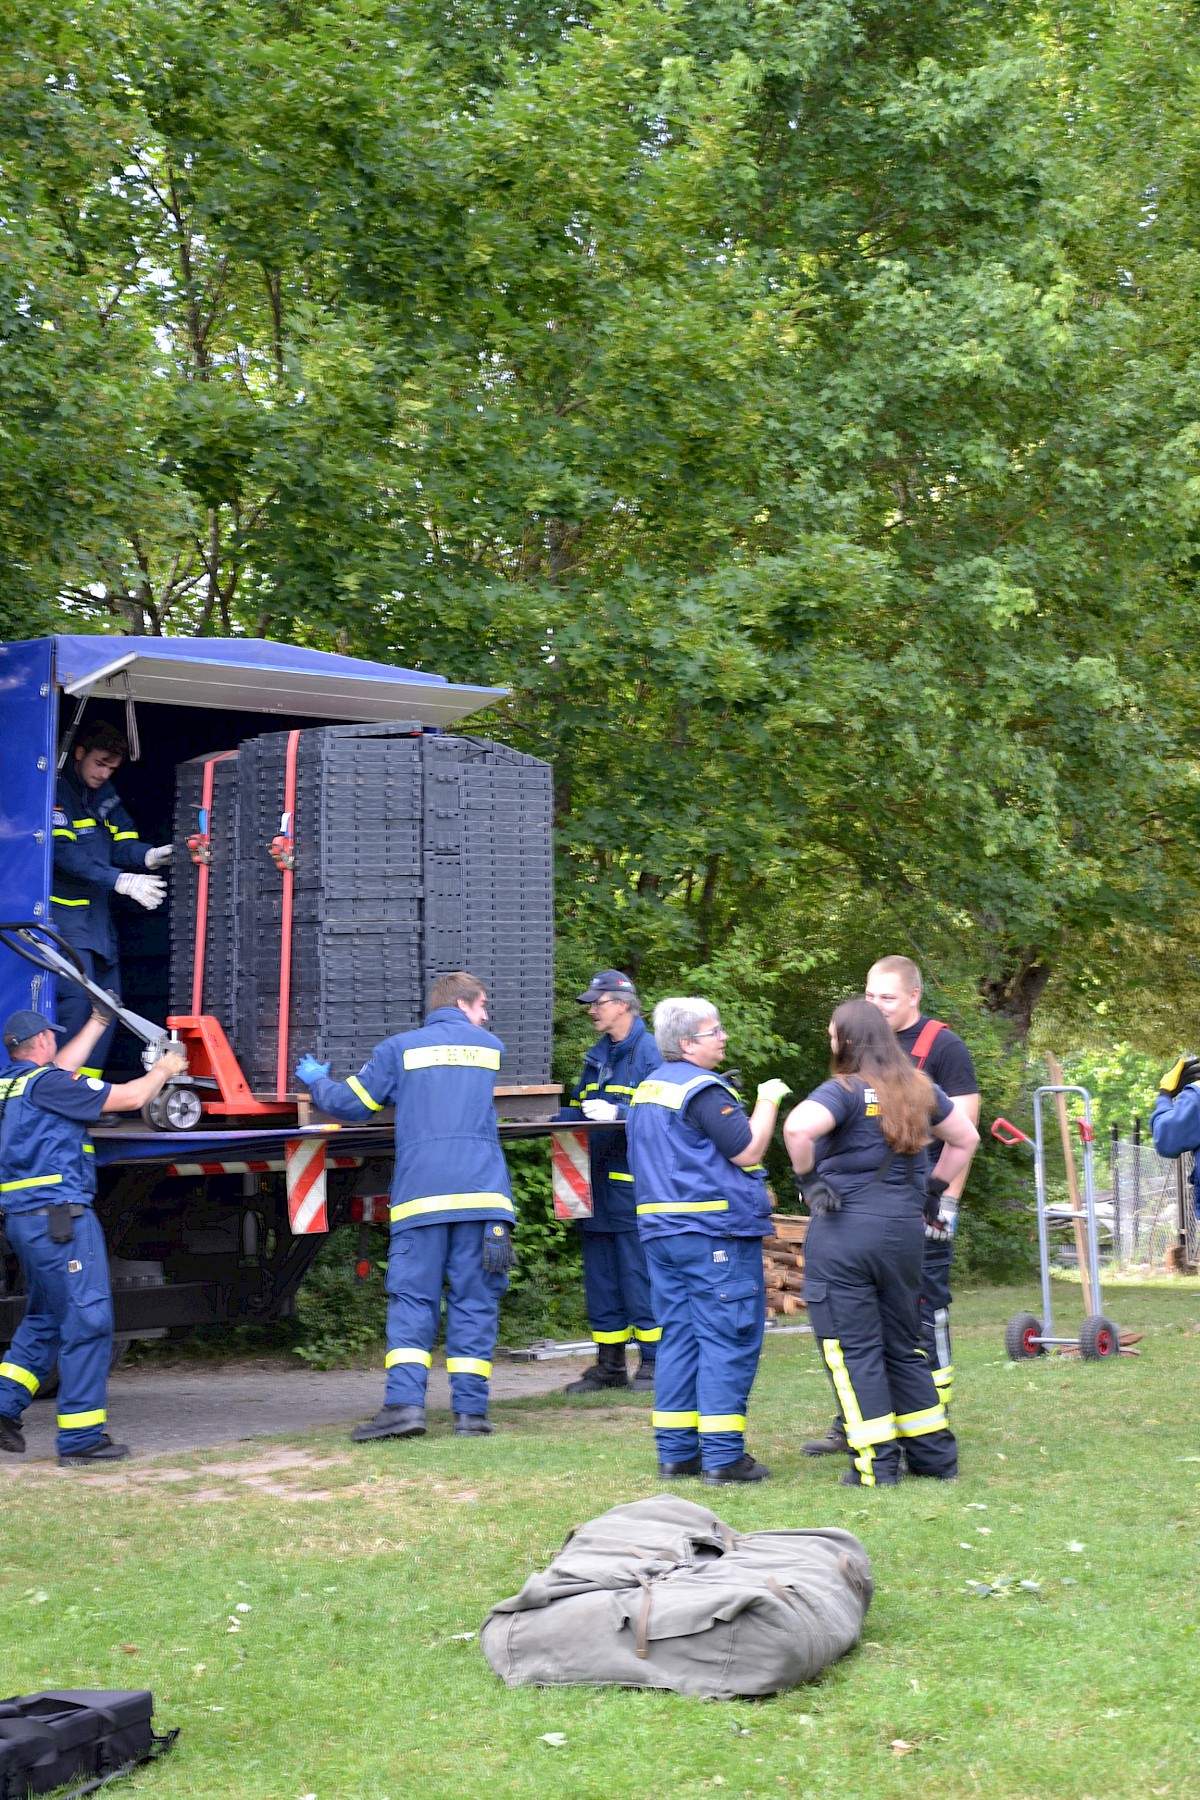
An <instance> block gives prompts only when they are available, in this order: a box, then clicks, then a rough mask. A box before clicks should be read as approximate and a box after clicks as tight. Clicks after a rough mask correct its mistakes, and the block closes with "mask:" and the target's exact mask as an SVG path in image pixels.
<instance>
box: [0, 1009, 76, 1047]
mask: <svg viewBox="0 0 1200 1800" xmlns="http://www.w3.org/2000/svg"><path fill="white" fill-rule="evenodd" d="M39 1031H56V1032H57V1033H58V1035H59V1037H65V1036H66V1031H67V1028H66V1026H65V1025H56V1024H55V1023H54V1021H53V1019H48V1018H47V1017H46V1015H45V1013H37V1012H28V1011H25V1012H15V1013H10V1014H9V1016H8V1018H7V1019H5V1021H4V1042H5V1044H6V1045H7V1047H8V1048H9V1049H10V1050H11V1049H12V1048H13V1047H14V1045H16V1044H24V1043H26V1042H27V1041H28V1039H29V1038H31V1037H36V1036H37V1034H38V1032H39Z"/></svg>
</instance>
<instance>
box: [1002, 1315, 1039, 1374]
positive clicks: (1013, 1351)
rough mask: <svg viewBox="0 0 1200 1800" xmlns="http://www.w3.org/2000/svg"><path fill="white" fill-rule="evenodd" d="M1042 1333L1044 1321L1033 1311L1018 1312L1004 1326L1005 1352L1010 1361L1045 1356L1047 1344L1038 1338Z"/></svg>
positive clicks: (1022, 1360)
mask: <svg viewBox="0 0 1200 1800" xmlns="http://www.w3.org/2000/svg"><path fill="white" fill-rule="evenodd" d="M1041 1335H1042V1321H1041V1320H1040V1319H1038V1318H1035V1317H1034V1315H1033V1313H1017V1315H1016V1317H1015V1318H1012V1319H1010V1320H1009V1321H1008V1324H1007V1325H1006V1326H1005V1327H1004V1354H1005V1355H1006V1356H1007V1357H1008V1359H1009V1361H1010V1362H1024V1361H1025V1360H1026V1358H1030V1359H1032V1358H1033V1357H1035V1356H1045V1354H1046V1346H1045V1345H1044V1344H1040V1343H1039V1342H1038V1339H1039V1338H1040V1337H1041Z"/></svg>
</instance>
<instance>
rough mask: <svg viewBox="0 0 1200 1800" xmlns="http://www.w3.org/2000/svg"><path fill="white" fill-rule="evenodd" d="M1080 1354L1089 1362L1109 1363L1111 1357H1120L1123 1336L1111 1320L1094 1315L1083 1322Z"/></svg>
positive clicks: (1080, 1334) (1080, 1332)
mask: <svg viewBox="0 0 1200 1800" xmlns="http://www.w3.org/2000/svg"><path fill="white" fill-rule="evenodd" d="M1079 1354H1080V1356H1082V1357H1085V1358H1086V1359H1087V1361H1088V1362H1107V1361H1108V1359H1109V1357H1110V1356H1120V1354H1121V1334H1120V1332H1119V1331H1118V1330H1117V1328H1116V1326H1115V1325H1114V1324H1113V1322H1112V1320H1111V1319H1105V1318H1102V1317H1101V1315H1100V1314H1099V1313H1093V1314H1092V1316H1091V1318H1089V1319H1085V1320H1084V1321H1083V1324H1082V1326H1081V1327H1080V1331H1079Z"/></svg>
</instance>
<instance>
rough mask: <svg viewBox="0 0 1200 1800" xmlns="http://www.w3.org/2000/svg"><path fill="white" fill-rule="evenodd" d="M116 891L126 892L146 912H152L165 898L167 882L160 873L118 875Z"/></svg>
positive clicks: (119, 892)
mask: <svg viewBox="0 0 1200 1800" xmlns="http://www.w3.org/2000/svg"><path fill="white" fill-rule="evenodd" d="M117 892H118V894H127V895H128V896H129V898H130V899H131V900H136V901H137V903H138V905H139V906H144V907H145V909H146V911H147V912H153V911H154V909H155V907H156V906H161V905H162V903H163V901H164V900H165V899H166V897H167V884H166V882H165V881H164V880H163V878H162V876H161V875H118V876H117Z"/></svg>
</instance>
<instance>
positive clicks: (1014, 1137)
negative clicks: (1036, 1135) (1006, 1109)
mask: <svg viewBox="0 0 1200 1800" xmlns="http://www.w3.org/2000/svg"><path fill="white" fill-rule="evenodd" d="M992 1136H993V1137H994V1138H996V1139H998V1140H999V1142H1000V1143H1002V1144H1008V1145H1010V1146H1011V1145H1013V1144H1032V1142H1033V1139H1032V1138H1028V1137H1026V1136H1025V1133H1024V1132H1023V1131H1022V1130H1021V1129H1020V1127H1019V1126H1016V1125H1014V1124H1013V1123H1012V1121H1011V1120H1010V1119H993V1120H992Z"/></svg>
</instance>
